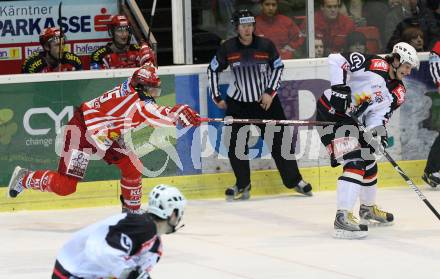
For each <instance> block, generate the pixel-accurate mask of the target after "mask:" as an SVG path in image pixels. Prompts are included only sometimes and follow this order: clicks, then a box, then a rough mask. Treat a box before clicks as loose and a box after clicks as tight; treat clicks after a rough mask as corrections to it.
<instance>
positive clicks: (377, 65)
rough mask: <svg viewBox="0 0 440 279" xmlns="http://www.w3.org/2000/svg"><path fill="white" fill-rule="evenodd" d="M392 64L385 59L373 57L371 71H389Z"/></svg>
mask: <svg viewBox="0 0 440 279" xmlns="http://www.w3.org/2000/svg"><path fill="white" fill-rule="evenodd" d="M389 69H390V65H389V64H388V63H387V62H386V61H385V60H383V59H371V64H370V70H371V71H383V72H388V71H389Z"/></svg>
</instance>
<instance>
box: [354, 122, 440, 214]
mask: <svg viewBox="0 0 440 279" xmlns="http://www.w3.org/2000/svg"><path fill="white" fill-rule="evenodd" d="M348 115H349V116H350V117H351V118H352V119H353V120H354V121H355V122H356V124H357V125H358V126H359V129H361V131H362V132H364V133H368V131H367V128H365V126H364V125H363V124H362V122H361V121H360V120H359V119H358V118H357V117H356V116H355V115H351V114H348ZM375 144H377V146H379V148H378V149H379V150H380V152H381V153H382V154H383V155H384V156H385V158H387V160H388V161H389V162H390V163H391V165H393V167H394V169H395V170H396V171H397V172H398V173H399V174H400V176H402V178H403V179H404V180H405V182H406V184H408V186H409V187H410V188H411V189H413V190H414V192H416V194H417V195H418V196H419V198H420V199H422V201H423V202H424V203H425V204H426V206H428V207H429V209H430V210H431V211H432V213H434V215H435V216H436V217H437V218H438V219H439V220H440V214H439V213H438V211H437V210H436V209H435V208H434V206H432V204H431V203H430V202H429V201H428V199H427V198H426V197H425V195H423V193H422V192H421V191H420V189H419V188H418V187H417V186H416V184H415V183H414V182H413V181H412V180H411V178H409V177H408V175H406V173H405V172H404V171H403V170H402V169H401V168H400V167H399V165H398V164H397V163H396V161H394V159H393V158H392V157H391V156H390V154H389V153H388V152H387V151H386V150H385V148H383V146H382V145H381V144H380V143H378V142H376V143H375ZM373 148H374V147H373Z"/></svg>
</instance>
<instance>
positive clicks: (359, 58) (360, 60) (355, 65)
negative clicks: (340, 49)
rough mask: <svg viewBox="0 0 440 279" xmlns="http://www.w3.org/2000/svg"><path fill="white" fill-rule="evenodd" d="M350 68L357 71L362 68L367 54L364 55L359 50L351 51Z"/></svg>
mask: <svg viewBox="0 0 440 279" xmlns="http://www.w3.org/2000/svg"><path fill="white" fill-rule="evenodd" d="M349 59H350V65H351V66H350V70H351V71H357V70H359V69H360V68H362V66H363V65H364V63H365V56H364V55H362V54H361V53H359V52H353V53H350V58H349Z"/></svg>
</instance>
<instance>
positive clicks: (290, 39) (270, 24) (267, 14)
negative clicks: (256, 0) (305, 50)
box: [255, 0, 304, 59]
mask: <svg viewBox="0 0 440 279" xmlns="http://www.w3.org/2000/svg"><path fill="white" fill-rule="evenodd" d="M260 3H261V14H260V15H259V16H257V17H256V21H257V24H256V31H255V34H256V35H257V36H262V37H266V38H268V39H270V40H271V41H272V42H273V43H274V44H275V46H276V48H277V50H278V52H279V53H280V56H281V59H292V58H294V55H295V53H296V51H297V50H298V49H299V48H300V47H301V46H302V44H303V43H304V37H303V36H302V35H301V31H300V30H299V27H298V26H297V25H296V24H295V23H294V22H293V21H292V20H291V19H290V18H288V17H287V16H284V15H281V14H278V0H261V2H260ZM297 57H298V56H297Z"/></svg>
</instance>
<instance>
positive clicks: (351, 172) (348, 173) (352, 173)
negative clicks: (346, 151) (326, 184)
mask: <svg viewBox="0 0 440 279" xmlns="http://www.w3.org/2000/svg"><path fill="white" fill-rule="evenodd" d="M343 169H344V172H343V173H342V176H341V177H340V178H339V179H342V180H347V181H351V182H355V183H363V179H364V175H365V161H363V160H353V161H348V162H345V163H344V167H343Z"/></svg>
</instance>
